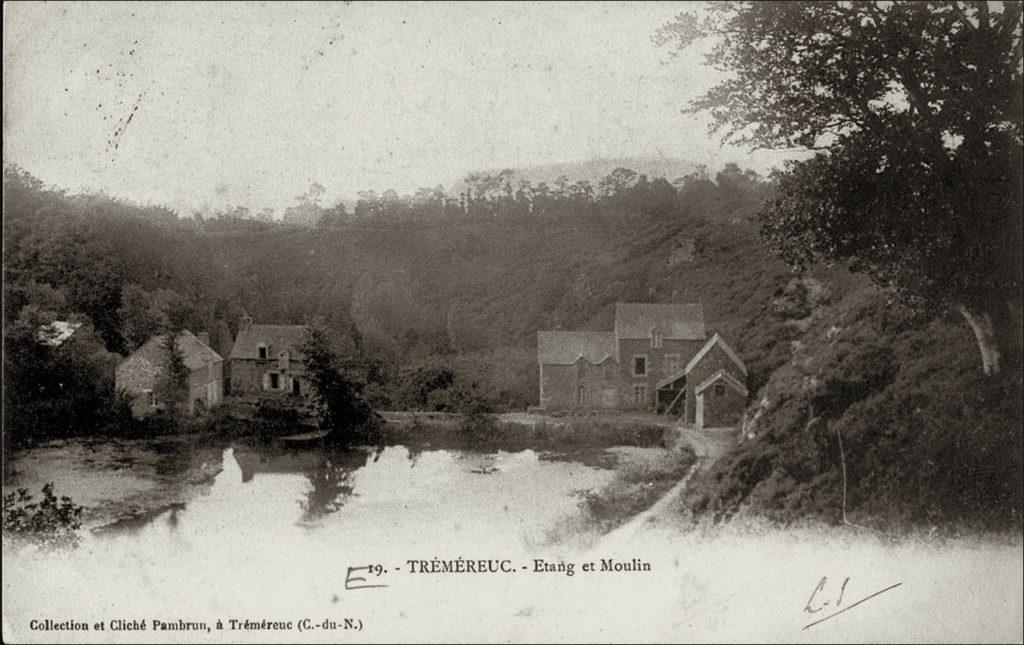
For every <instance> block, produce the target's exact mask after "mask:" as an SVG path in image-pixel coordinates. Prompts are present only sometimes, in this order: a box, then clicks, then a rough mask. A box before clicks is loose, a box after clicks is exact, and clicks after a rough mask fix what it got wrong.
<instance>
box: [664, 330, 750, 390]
mask: <svg viewBox="0 0 1024 645" xmlns="http://www.w3.org/2000/svg"><path fill="white" fill-rule="evenodd" d="M715 345H718V346H719V347H721V348H722V351H724V352H725V354H726V356H728V357H729V358H731V359H732V361H733V362H734V363H736V366H737V367H738V368H740V371H741V372H743V374H744V375H746V373H747V366H746V365H744V364H743V361H741V360H740V357H739V356H737V355H736V352H734V351H732V348H731V347H729V345H727V344H726V342H725V340H724V339H723V338H722V337H721V336H719V335H718V334H717V333H716V334H715V335H714V336H712V337H711V340H709V341H708V342H707V343H705V345H704V347H702V348H701V349H700V351H699V352H697V353H696V354H694V356H693V358H692V359H690V362H689V363H687V364H686V367H684V368H681V369H680V370H679V371H677V372H676V373H675V374H669V375H668V376H666V377H665V378H663V379H661V380H660V381H658V385H657V387H658V388H659V389H660V388H663V387H665V386H666V385H668V384H669V383H671V382H672V381H675V380H676V379H678V378H680V377H682V376H686V375H687V374H689V373H690V372H691V371H692V370H693V368H695V367H697V365H699V364H700V362H701V360H703V358H704V357H705V356H707V355H708V352H710V351H711V348H712V347H714V346H715Z"/></svg>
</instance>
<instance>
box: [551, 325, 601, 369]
mask: <svg viewBox="0 0 1024 645" xmlns="http://www.w3.org/2000/svg"><path fill="white" fill-rule="evenodd" d="M613 356H615V333H614V332H610V331H539V332H537V362H538V363H540V364H541V365H572V364H573V363H575V362H576V361H578V360H579V359H581V358H582V359H583V360H585V361H588V362H590V363H593V364H594V365H597V364H599V363H602V362H604V361H605V360H607V359H609V358H611V357H613Z"/></svg>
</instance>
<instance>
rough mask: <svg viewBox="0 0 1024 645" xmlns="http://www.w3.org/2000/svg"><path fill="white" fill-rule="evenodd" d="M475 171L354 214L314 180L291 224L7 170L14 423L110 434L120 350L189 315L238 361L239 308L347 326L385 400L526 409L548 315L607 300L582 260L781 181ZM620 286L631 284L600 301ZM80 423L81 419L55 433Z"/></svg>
mask: <svg viewBox="0 0 1024 645" xmlns="http://www.w3.org/2000/svg"><path fill="white" fill-rule="evenodd" d="M465 185H466V186H467V189H466V191H464V192H463V193H462V195H461V202H460V197H453V196H449V195H448V194H447V193H445V192H444V191H442V190H437V191H420V192H419V193H417V195H411V196H401V197H399V196H397V195H395V194H393V193H391V192H389V193H388V194H386V195H384V196H379V197H376V198H374V197H373V196H372V195H369V194H364V195H363V196H362V198H361V199H360V201H359V203H358V204H357V207H356V209H355V211H356V213H352V214H348V213H346V211H345V208H344V206H343V205H337V206H334V207H330V208H323V207H321V206H320V201H321V200H322V197H323V194H324V190H323V188H322V187H320V186H316V185H314V186H313V187H312V188H311V189H310V190H309V191H308V192H307V194H306V195H303V196H302V197H301V198H299V199H298V200H297V203H296V205H295V206H294V207H292V209H290V210H289V212H287V213H286V214H285V215H286V218H285V220H280V221H279V220H273V219H271V218H270V215H269V211H267V210H264V211H262V212H261V214H259V215H253V214H252V213H251V212H250V211H249V210H247V209H244V208H228V209H225V210H223V211H221V212H219V213H207V214H206V215H200V214H193V215H192V216H189V217H179V216H178V215H177V214H175V213H174V212H172V211H170V210H168V209H165V208H160V207H152V206H138V205H135V204H131V203H128V202H125V201H122V200H118V199H113V198H110V197H108V196H105V195H95V194H87V195H75V194H69V193H67V192H66V191H64V190H61V189H58V188H52V187H47V186H45V185H44V184H42V182H40V181H39V180H37V179H36V178H34V177H32V176H31V175H30V174H28V173H26V172H24V171H23V170H21V169H19V168H17V167H14V166H9V167H7V168H5V170H4V194H5V204H4V245H5V265H4V296H5V298H4V340H5V365H4V369H5V375H6V376H7V377H8V378H7V379H6V383H7V387H6V388H5V410H6V412H7V416H8V421H9V422H10V423H8V424H6V425H5V427H7V428H9V429H10V430H11V432H17V433H21V434H22V435H25V434H27V433H34V432H43V433H44V434H64V433H69V434H70V433H76V432H99V431H100V430H101V428H103V427H109V426H111V425H112V424H113V422H112V421H111V419H112V418H113V417H117V418H123V414H124V412H125V410H126V406H125V405H124V402H123V401H119V400H118V397H117V396H116V393H115V392H114V390H113V367H114V365H116V363H117V361H118V360H119V359H120V358H121V357H123V356H125V355H127V353H129V352H131V351H132V350H134V349H136V348H137V347H139V346H140V345H141V344H142V343H144V342H145V341H146V340H148V339H149V338H151V337H152V336H154V335H156V334H163V333H169V332H172V331H173V332H176V331H177V330H182V329H188V330H190V331H192V332H194V333H199V332H207V333H209V334H210V339H211V346H212V347H213V349H214V350H215V351H217V352H218V353H220V354H221V355H222V356H225V357H227V356H229V354H230V349H231V344H232V340H233V338H234V335H235V333H236V332H237V329H238V324H239V320H240V318H241V317H242V316H243V315H244V314H249V315H251V316H252V317H253V318H254V319H255V320H257V321H259V322H268V323H293V324H303V323H307V322H308V321H310V320H313V319H315V318H319V319H322V320H323V322H324V325H325V326H326V328H327V329H329V330H330V331H331V332H332V333H333V334H334V335H335V336H336V337H340V338H346V339H349V341H350V346H349V348H348V350H346V351H347V352H348V354H346V356H347V359H346V360H349V361H351V362H353V363H352V364H354V365H355V366H356V367H355V369H357V370H358V371H359V372H360V373H361V379H362V380H363V381H365V383H366V387H365V396H366V399H367V400H368V401H370V402H371V403H372V404H373V405H374V406H377V407H395V408H425V409H437V410H463V409H469V408H474V409H478V408H487V409H493V408H498V407H523V406H525V405H528V404H529V403H531V401H532V397H533V396H534V393H535V383H534V382H533V371H534V369H533V356H532V351H533V350H532V338H533V334H534V332H535V331H536V329H538V328H542V327H550V326H559V325H563V324H564V325H574V324H579V323H580V322H583V319H582V317H583V316H585V315H587V314H586V312H587V311H590V310H591V308H592V307H594V306H600V305H599V304H592V303H589V301H588V303H586V304H585V305H583V306H584V309H579V308H578V307H579V306H581V305H578V304H574V302H575V301H574V300H572V299H569V300H567V299H566V292H567V291H569V290H571V286H572V285H571V283H572V281H573V280H575V279H576V277H575V272H576V271H579V270H582V269H579V268H577V269H573V268H572V267H573V265H578V264H579V263H580V262H583V263H584V264H587V263H590V262H591V258H589V257H588V255H589V254H591V253H596V252H597V251H598V249H599V248H600V247H601V246H602V245H609V246H610V245H615V244H617V243H618V242H619V241H620V240H621V239H622V236H623V235H627V236H628V235H632V234H635V233H636V232H637V231H640V230H646V229H648V228H650V227H658V226H669V227H672V226H677V227H678V226H681V225H683V224H686V225H698V224H699V223H700V222H702V221H704V220H703V219H702V218H707V219H711V220H719V221H726V220H727V219H728V218H731V217H735V216H736V215H737V213H739V214H743V213H744V212H745V211H744V210H743V209H744V208H746V209H747V210H748V211H751V212H752V209H754V208H755V207H756V205H757V204H758V203H760V202H761V201H763V199H764V198H765V197H766V196H767V195H768V194H770V191H771V183H770V182H768V181H766V180H765V179H763V178H761V177H759V176H757V175H756V174H755V173H752V172H749V171H747V172H743V171H741V170H740V169H739V168H738V167H736V166H734V165H730V166H727V167H726V168H724V169H723V170H722V171H721V172H719V173H717V175H716V176H714V177H709V176H707V175H706V174H705V173H700V172H699V173H695V174H694V175H692V176H689V177H686V178H680V179H678V180H676V181H675V182H674V185H673V184H672V183H670V182H668V181H666V180H664V179H655V180H648V179H647V178H646V177H644V176H642V175H637V174H636V173H634V172H632V171H630V170H627V169H618V170H616V171H614V172H613V173H611V174H610V175H609V176H608V177H606V178H605V179H604V180H602V181H601V182H599V184H598V186H597V188H596V189H591V188H590V187H589V186H588V185H586V184H585V182H576V184H573V183H570V182H568V180H565V181H562V180H559V181H557V182H556V185H555V186H554V187H552V188H549V187H547V186H546V185H545V184H543V183H541V184H538V185H536V186H534V185H531V184H529V183H528V182H521V181H518V180H515V179H514V175H513V174H512V173H509V172H502V173H499V174H498V175H494V176H492V175H487V174H485V173H477V174H474V175H470V176H469V177H467V178H466V181H465ZM428 192H429V194H427V193H428ZM453 205H454V206H453ZM445 209H448V210H445ZM357 213H358V214H357ZM293 222H302V223H304V224H308V223H310V222H317V223H318V226H312V227H311V226H308V225H302V226H300V225H296V224H295V223H293ZM538 227H539V228H538ZM544 227H548V228H547V229H545V228H544ZM572 257H576V258H577V259H576V260H574V259H572ZM627 286H628V285H626V284H625V283H621V284H619V285H618V286H617V287H616V288H618V289H620V291H621V290H622V289H626V288H627ZM617 297H628V296H627V295H626V293H625V292H623V295H618V294H617V293H612V292H609V293H607V294H604V295H603V296H599V297H595V299H594V302H595V303H597V302H599V301H600V302H602V303H603V302H604V301H610V300H614V298H617ZM552 310H554V311H558V312H562V313H557V314H551V313H550V312H551V311H552ZM67 320H75V321H79V322H82V323H83V327H82V328H81V329H80V330H79V331H77V332H76V333H75V334H74V336H73V341H74V342H69V343H68V344H66V345H65V346H61V347H50V346H47V345H45V344H41V343H40V342H38V339H37V337H36V331H37V330H38V329H39V328H40V327H43V326H45V325H47V324H49V323H52V322H53V321H67ZM68 388H71V389H72V390H74V391H75V395H74V396H68V395H67V392H68ZM118 415H121V416H120V417H118ZM67 419H75V424H74V426H75V427H66V428H63V429H61V428H58V427H56V426H58V425H61V424H64V425H68V424H67ZM40 428H43V429H45V430H39V429H40Z"/></svg>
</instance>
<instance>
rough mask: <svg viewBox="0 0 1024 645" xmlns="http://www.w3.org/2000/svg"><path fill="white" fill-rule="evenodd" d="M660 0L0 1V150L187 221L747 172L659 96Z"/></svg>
mask: <svg viewBox="0 0 1024 645" xmlns="http://www.w3.org/2000/svg"><path fill="white" fill-rule="evenodd" d="M683 8H685V7H684V5H681V4H679V3H664V4H660V3H643V4H622V3H609V4H590V3H588V4H583V3H580V4H573V3H547V2H545V3H517V4H501V3H481V4H473V3H452V4H442V3H432V4H407V3H395V4H370V3H366V4H364V3H358V2H356V3H352V4H348V5H342V4H319V3H308V4H299V3H287V4H275V3H251V4H245V3H231V4H228V3H223V4H218V3H197V4H188V3H182V2H173V3H170V2H169V3H159V4H158V3H147V4H132V3H96V4H89V3H75V4H60V3H50V4H41V3H30V4H29V3H17V4H13V5H12V4H5V5H4V11H5V16H4V18H5V20H4V22H5V25H4V124H3V127H4V161H5V163H16V164H18V165H20V166H22V167H23V168H25V169H26V170H28V171H30V172H32V173H33V174H35V175H36V176H38V177H39V178H40V179H42V180H44V181H45V182H47V183H52V184H56V185H59V186H63V187H67V188H70V189H72V190H83V189H88V190H105V191H107V192H108V193H110V194H112V195H116V196H121V197H127V198H130V199H133V200H136V201H141V202H150V201H152V202H156V203H162V204H167V205H170V206H172V207H174V208H176V209H178V210H180V211H182V212H190V211H191V210H192V209H194V208H198V207H201V206H203V205H204V204H206V205H208V206H209V207H212V208H219V207H221V206H224V205H226V204H240V205H244V206H247V207H249V208H252V209H259V208H261V207H264V206H270V207H273V208H275V209H277V210H278V211H279V212H280V210H281V209H282V208H283V207H285V206H287V205H289V204H290V203H293V202H294V198H295V197H296V196H297V195H299V194H301V193H303V192H305V190H306V188H307V187H308V186H309V184H310V183H311V182H313V181H318V182H320V183H322V184H323V185H324V186H325V187H326V188H327V197H328V201H330V200H332V199H336V198H340V197H351V196H354V195H355V193H356V191H358V190H364V189H374V190H382V189H385V188H389V187H393V188H396V189H398V190H399V191H402V192H404V191H411V190H414V189H415V188H416V187H418V186H433V185H436V184H438V183H446V184H449V183H451V182H453V181H455V180H457V179H458V178H460V177H462V176H463V175H465V173H466V172H468V171H472V170H476V169H485V168H501V167H516V166H527V165H538V164H546V163H552V162H560V161H573V160H583V159H589V158H593V157H618V156H666V157H678V158H683V159H687V160H691V161H694V162H696V163H706V164H708V165H710V166H711V167H713V168H715V167H719V166H721V164H722V163H724V162H725V161H728V160H736V161H739V162H740V163H741V164H743V165H750V166H752V167H755V168H757V169H758V170H765V169H767V168H768V167H770V166H771V165H774V164H777V163H778V162H779V157H777V156H769V155H767V154H757V155H754V156H753V157H751V156H748V154H747V153H746V151H744V150H741V149H737V148H734V147H727V148H720V147H719V144H718V142H717V139H716V138H715V137H712V136H711V135H709V134H708V132H707V129H706V126H705V124H704V122H703V121H701V120H698V119H695V118H694V117H692V116H687V115H683V114H681V113H680V109H681V108H682V107H684V106H685V105H686V103H687V100H688V99H690V98H691V97H693V96H695V95H697V94H698V93H700V92H701V91H702V90H704V89H706V88H707V87H709V85H710V84H711V83H712V82H713V81H714V80H715V78H717V77H716V76H714V75H713V74H712V72H711V71H710V70H708V69H707V68H705V67H704V66H702V65H701V64H700V61H701V58H700V57H699V56H698V55H697V52H693V53H688V54H687V55H686V56H685V57H680V58H676V59H671V60H670V59H669V56H668V52H667V51H665V50H664V49H658V48H656V47H654V46H653V45H652V44H651V40H650V38H651V34H652V33H653V32H654V30H655V29H656V28H657V27H658V26H659V25H661V24H662V23H664V22H666V21H668V20H670V19H671V18H672V17H673V16H674V15H675V14H676V13H678V12H679V11H680V10H682V9H683Z"/></svg>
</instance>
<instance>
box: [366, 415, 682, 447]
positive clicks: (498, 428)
mask: <svg viewBox="0 0 1024 645" xmlns="http://www.w3.org/2000/svg"><path fill="white" fill-rule="evenodd" d="M382 426H383V427H382V428H381V430H380V433H381V441H382V442H383V443H384V445H395V444H414V445H428V446H430V447H433V448H447V449H452V450H505V451H509V452H512V451H518V450H526V449H533V450H567V449H577V448H610V447H613V446H635V447H640V448H652V447H665V446H667V445H668V442H669V433H670V432H671V428H669V427H667V426H662V425H657V424H655V423H650V422H644V421H638V420H631V419H626V420H624V419H613V418H600V417H585V416H581V417H565V418H562V419H557V420H555V419H550V420H547V419H545V420H539V421H536V422H534V423H525V422H517V421H508V420H502V419H501V418H500V417H498V416H495V415H490V414H477V415H472V414H471V415H436V414H426V415H415V414H413V415H409V416H407V417H404V418H401V419H395V418H391V419H388V421H387V422H386V423H384V424H382Z"/></svg>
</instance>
